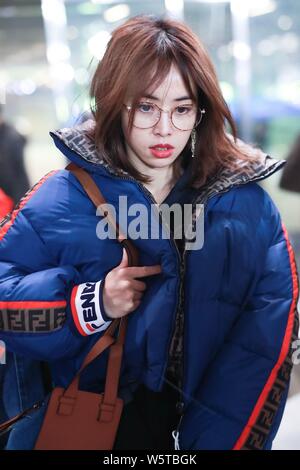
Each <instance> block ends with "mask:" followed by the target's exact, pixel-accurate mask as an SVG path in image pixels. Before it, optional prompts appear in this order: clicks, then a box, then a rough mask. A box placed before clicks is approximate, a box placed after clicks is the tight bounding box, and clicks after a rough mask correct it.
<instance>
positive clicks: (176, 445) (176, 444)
mask: <svg viewBox="0 0 300 470" xmlns="http://www.w3.org/2000/svg"><path fill="white" fill-rule="evenodd" d="M172 437H173V439H174V441H175V442H174V450H180V447H179V431H177V429H176V431H172Z"/></svg>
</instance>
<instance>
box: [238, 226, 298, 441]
mask: <svg viewBox="0 0 300 470" xmlns="http://www.w3.org/2000/svg"><path fill="white" fill-rule="evenodd" d="M282 230H283V233H284V238H285V241H286V245H287V250H288V254H289V260H290V266H291V273H292V283H293V299H292V303H291V307H290V310H289V315H288V320H287V325H286V330H285V335H284V339H283V342H282V347H281V351H280V354H279V358H278V361H277V363H276V364H275V366H274V368H273V369H272V371H271V373H270V375H269V378H268V380H267V382H266V385H265V386H264V388H263V391H262V392H261V394H260V396H259V398H258V400H257V403H256V405H255V407H254V409H253V412H252V414H251V416H250V418H249V420H248V422H247V424H246V426H245V428H244V430H243V431H242V434H241V435H240V437H239V438H238V440H237V442H236V444H235V445H234V447H233V450H239V449H241V447H242V446H243V445H244V443H245V441H246V439H247V437H248V436H249V433H250V431H251V429H252V427H253V426H254V425H255V423H256V421H257V418H258V416H259V414H260V412H261V409H262V408H263V406H264V403H265V401H266V398H267V396H268V394H269V392H270V390H271V389H272V386H273V384H274V382H275V380H276V377H277V374H278V371H279V369H280V368H281V366H282V364H283V363H284V361H285V358H286V356H287V355H288V352H289V348H290V343H291V338H292V333H293V326H294V320H295V311H296V306H297V305H296V302H297V299H298V294H299V285H298V277H297V268H296V262H295V257H294V253H293V249H292V247H291V244H290V241H289V238H288V233H287V230H286V228H285V226H284V224H283V223H282Z"/></svg>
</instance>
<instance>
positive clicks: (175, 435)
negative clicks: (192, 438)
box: [172, 402, 184, 450]
mask: <svg viewBox="0 0 300 470" xmlns="http://www.w3.org/2000/svg"><path fill="white" fill-rule="evenodd" d="M179 404H180V405H181V404H182V405H184V404H183V402H178V403H177V405H179ZM182 418H183V414H181V416H180V419H179V423H178V424H177V428H176V429H175V430H174V431H172V437H173V439H174V450H180V447H179V427H180V424H181V420H182Z"/></svg>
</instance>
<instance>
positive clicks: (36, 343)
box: [0, 172, 111, 361]
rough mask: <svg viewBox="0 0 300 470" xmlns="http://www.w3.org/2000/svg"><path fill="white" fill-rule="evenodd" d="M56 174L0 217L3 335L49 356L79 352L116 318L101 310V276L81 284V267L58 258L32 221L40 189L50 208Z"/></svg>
mask: <svg viewBox="0 0 300 470" xmlns="http://www.w3.org/2000/svg"><path fill="white" fill-rule="evenodd" d="M54 173H55V172H51V173H50V174H48V175H46V176H45V177H44V178H42V180H40V181H39V183H37V185H35V186H34V187H33V188H32V189H31V190H30V191H29V192H28V193H27V194H26V195H25V197H24V198H23V199H21V201H20V203H19V204H18V206H17V207H16V208H15V209H14V211H13V212H12V213H10V214H9V215H8V216H7V217H6V218H4V219H3V220H2V221H1V222H0V339H1V340H2V341H4V342H5V345H6V348H7V350H10V351H13V352H15V353H19V354H24V355H27V356H30V357H32V358H34V359H39V360H48V361H50V360H51V361H52V360H56V359H59V358H68V357H72V356H74V355H75V354H76V353H78V351H79V350H80V348H81V347H83V346H84V344H85V342H86V336H87V335H89V334H92V333H99V332H103V331H104V330H105V329H106V328H107V327H108V326H109V325H110V323H111V321H106V320H107V317H104V316H103V317H102V315H101V309H100V301H99V295H100V291H101V289H100V286H101V279H100V280H99V281H98V282H86V283H80V275H79V272H78V269H77V268H76V266H74V265H71V264H63V263H58V262H57V260H56V258H55V256H54V255H53V254H52V253H51V251H50V250H49V246H48V245H47V243H45V241H44V240H43V239H42V237H41V236H40V234H39V233H38V231H37V230H36V229H35V228H34V226H33V224H32V214H35V215H36V217H38V216H39V214H38V211H37V210H36V209H34V210H33V207H34V205H33V204H32V202H33V201H34V199H35V197H36V195H37V194H39V197H40V199H41V193H42V199H44V205H43V206H42V205H39V206H38V207H39V210H40V211H44V212H43V213H47V210H48V209H49V208H48V206H47V198H48V199H49V195H50V194H51V191H52V192H53V191H54V189H55V185H53V184H52V186H51V185H50V186H48V187H47V185H48V184H49V183H50V181H51V179H52V176H54ZM43 193H44V195H43ZM57 210H59V211H62V210H63V208H62V207H60V208H59V209H56V208H55V210H52V213H50V214H49V215H47V216H46V219H47V220H48V222H47V223H49V224H51V223H52V224H55V215H57ZM97 296H98V297H97Z"/></svg>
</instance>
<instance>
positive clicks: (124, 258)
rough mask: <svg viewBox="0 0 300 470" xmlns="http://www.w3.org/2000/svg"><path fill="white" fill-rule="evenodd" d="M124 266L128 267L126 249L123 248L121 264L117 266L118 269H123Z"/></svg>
mask: <svg viewBox="0 0 300 470" xmlns="http://www.w3.org/2000/svg"><path fill="white" fill-rule="evenodd" d="M126 266H128V256H127V251H126V249H125V248H123V256H122V260H121V263H120V264H119V268H125V267H126Z"/></svg>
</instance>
